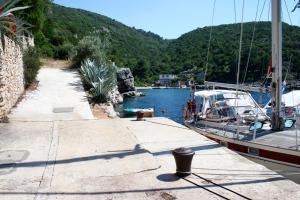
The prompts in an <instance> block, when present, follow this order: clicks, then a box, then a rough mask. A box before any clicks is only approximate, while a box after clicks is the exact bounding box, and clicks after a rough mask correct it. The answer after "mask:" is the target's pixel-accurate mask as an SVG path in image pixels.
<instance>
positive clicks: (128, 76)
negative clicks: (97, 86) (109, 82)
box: [117, 68, 135, 94]
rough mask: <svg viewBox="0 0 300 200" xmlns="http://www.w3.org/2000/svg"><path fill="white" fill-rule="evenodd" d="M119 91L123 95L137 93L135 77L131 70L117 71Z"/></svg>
mask: <svg viewBox="0 0 300 200" xmlns="http://www.w3.org/2000/svg"><path fill="white" fill-rule="evenodd" d="M117 82H118V90H119V92H120V93H121V94H123V93H127V92H133V91H135V86H134V77H133V75H132V73H131V70H130V69H129V68H121V69H119V70H118V71H117Z"/></svg>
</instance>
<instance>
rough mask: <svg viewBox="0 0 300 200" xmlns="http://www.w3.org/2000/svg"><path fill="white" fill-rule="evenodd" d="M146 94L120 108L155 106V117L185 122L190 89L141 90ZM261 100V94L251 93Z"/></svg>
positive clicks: (126, 102) (263, 101)
mask: <svg viewBox="0 0 300 200" xmlns="http://www.w3.org/2000/svg"><path fill="white" fill-rule="evenodd" d="M139 91H140V92H143V93H144V94H146V96H144V97H138V98H132V99H126V100H125V101H124V103H123V105H120V110H122V109H125V108H154V116H155V117H167V118H170V119H172V120H174V121H176V122H178V123H182V122H183V114H182V113H183V108H184V106H185V104H186V102H187V101H188V100H189V98H190V96H191V90H190V89H189V88H188V89H143V90H139ZM251 94H252V96H253V98H254V99H255V100H256V101H257V102H259V100H260V94H258V93H251ZM268 100H269V97H268V96H267V95H264V96H263V97H262V104H266V103H267V102H268Z"/></svg>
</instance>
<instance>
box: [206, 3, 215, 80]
mask: <svg viewBox="0 0 300 200" xmlns="http://www.w3.org/2000/svg"><path fill="white" fill-rule="evenodd" d="M215 7H216V0H214V4H213V13H212V19H211V26H210V33H209V40H208V48H207V55H206V64H205V73H204V83H205V80H206V74H207V68H208V61H209V51H210V44H211V36H212V29H213V25H214V17H215Z"/></svg>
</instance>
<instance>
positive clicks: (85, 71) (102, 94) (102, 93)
mask: <svg viewBox="0 0 300 200" xmlns="http://www.w3.org/2000/svg"><path fill="white" fill-rule="evenodd" d="M116 70H117V69H116V67H115V66H114V65H112V64H111V63H107V62H101V63H97V62H96V61H91V60H90V59H87V60H85V61H84V62H83V64H82V66H81V73H82V75H83V77H84V80H85V82H86V83H87V84H88V85H89V86H90V94H91V96H92V101H94V102H97V103H102V102H105V101H106V100H107V97H108V93H109V92H110V91H111V90H112V89H113V88H114V87H115V86H116Z"/></svg>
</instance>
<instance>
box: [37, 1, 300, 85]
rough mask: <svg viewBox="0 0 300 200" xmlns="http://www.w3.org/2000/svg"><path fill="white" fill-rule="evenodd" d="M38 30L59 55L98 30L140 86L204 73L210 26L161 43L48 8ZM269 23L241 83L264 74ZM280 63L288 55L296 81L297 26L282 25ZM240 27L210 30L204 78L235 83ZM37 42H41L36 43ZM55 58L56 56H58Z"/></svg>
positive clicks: (259, 32)
mask: <svg viewBox="0 0 300 200" xmlns="http://www.w3.org/2000/svg"><path fill="white" fill-rule="evenodd" d="M47 15H48V16H47V20H46V21H45V24H44V28H43V35H44V38H43V39H42V41H37V44H38V45H40V48H41V49H42V51H43V52H44V54H46V55H48V56H58V57H59V49H60V48H61V47H62V46H63V45H64V44H73V45H75V46H76V44H77V43H78V41H79V40H80V39H81V38H82V37H84V36H86V35H90V34H91V33H93V32H95V31H98V34H99V35H100V36H101V37H107V36H108V38H109V41H110V42H109V43H110V45H109V49H108V53H107V54H108V58H109V59H110V60H112V61H114V62H115V63H116V64H117V66H119V67H124V66H126V67H130V68H131V69H132V71H133V73H134V75H135V77H136V79H137V80H138V81H139V82H144V83H145V82H148V83H151V82H153V81H154V80H156V79H157V78H158V76H157V75H158V74H160V73H176V74H177V73H180V72H182V71H185V70H188V69H191V68H194V71H197V72H203V71H204V68H205V64H206V55H207V47H208V40H209V31H210V27H204V28H198V29H196V30H193V31H191V32H189V33H186V34H184V35H182V36H181V37H179V38H178V39H176V40H164V39H162V38H161V37H160V36H158V35H156V34H154V33H151V32H145V31H143V30H137V29H135V28H132V27H128V26H126V25H124V24H122V23H120V22H117V21H115V20H113V19H111V18H108V17H105V16H103V15H99V14H95V13H92V12H88V11H84V10H80V9H73V8H66V7H63V6H59V5H56V4H53V6H52V11H51V12H49V13H48V14H47ZM253 25H254V23H245V24H244V37H243V50H242V62H241V71H242V72H241V77H240V78H241V80H242V79H243V75H244V69H245V66H246V63H247V57H248V52H249V46H250V41H251V37H252V30H253ZM270 28H271V25H270V23H268V22H260V23H257V25H256V32H255V38H254V43H253V48H252V53H251V57H250V62H249V68H248V73H247V77H246V81H249V82H250V81H256V80H261V79H262V77H263V76H265V75H266V71H267V65H268V63H269V60H270V56H271V47H270V45H271V30H270ZM283 31H284V35H285V36H284V65H285V66H286V68H287V66H288V61H289V58H290V56H292V60H291V61H292V62H291V69H290V70H291V71H292V73H289V74H290V75H293V76H294V78H299V77H300V68H299V67H297V66H299V65H300V61H299V59H297V58H299V57H300V28H299V27H295V26H288V25H287V24H284V26H283ZM239 34H240V25H239V24H229V25H220V26H215V27H213V32H212V41H211V51H210V54H209V62H208V63H209V64H208V74H207V75H208V76H207V80H214V81H225V82H234V81H235V74H236V65H237V53H238V52H237V50H238V45H239V43H238V41H239ZM40 40H41V39H40ZM57 54H58V55H57Z"/></svg>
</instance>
